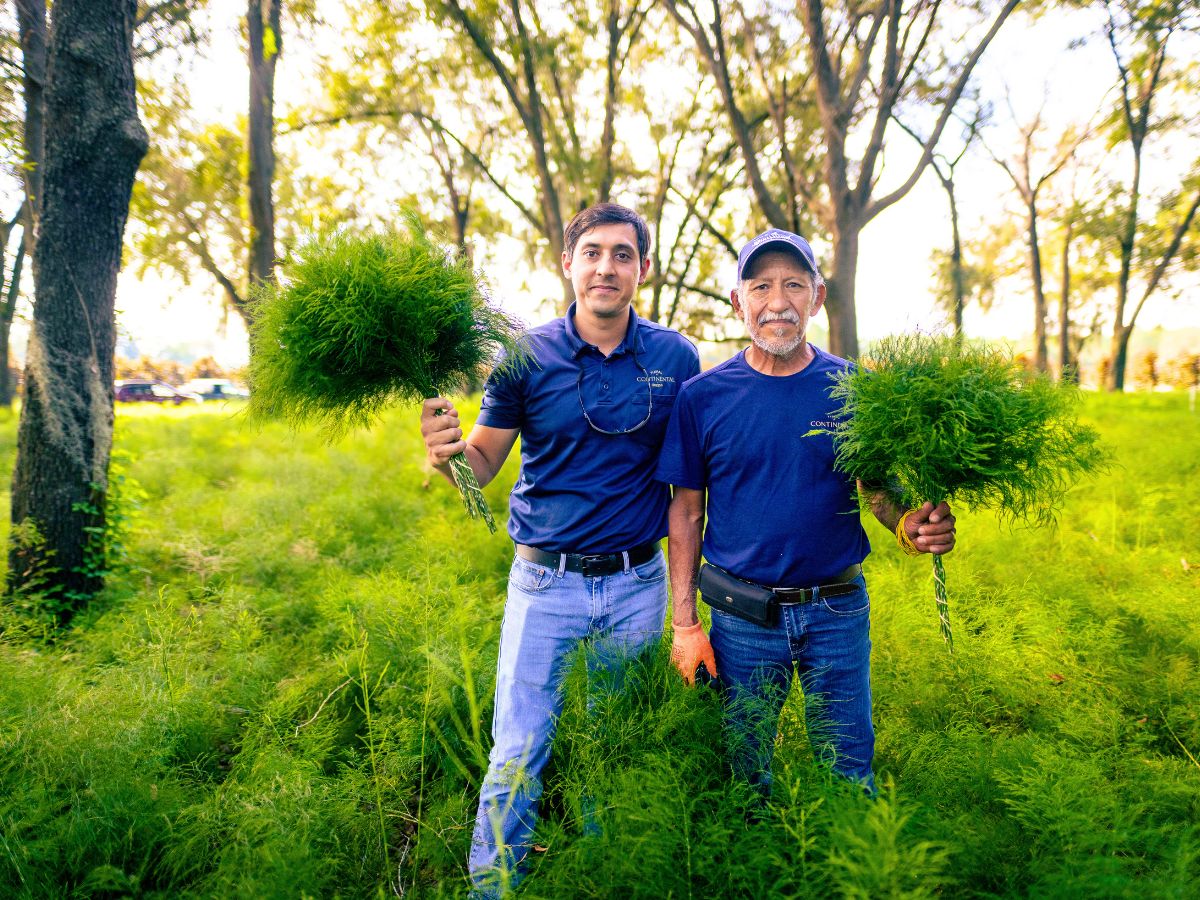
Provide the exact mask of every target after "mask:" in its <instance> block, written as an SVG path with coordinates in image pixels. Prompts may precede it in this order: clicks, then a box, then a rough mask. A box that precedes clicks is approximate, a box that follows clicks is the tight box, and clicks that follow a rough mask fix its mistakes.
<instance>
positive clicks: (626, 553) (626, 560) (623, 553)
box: [621, 550, 630, 575]
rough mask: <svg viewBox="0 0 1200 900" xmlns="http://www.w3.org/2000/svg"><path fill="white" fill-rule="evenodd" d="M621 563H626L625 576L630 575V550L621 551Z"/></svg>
mask: <svg viewBox="0 0 1200 900" xmlns="http://www.w3.org/2000/svg"><path fill="white" fill-rule="evenodd" d="M621 562H623V563H625V574H626V575H628V574H629V568H630V566H629V551H628V550H622V551H621Z"/></svg>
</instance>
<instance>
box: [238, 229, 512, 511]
mask: <svg viewBox="0 0 1200 900" xmlns="http://www.w3.org/2000/svg"><path fill="white" fill-rule="evenodd" d="M402 222H403V226H404V227H403V229H401V230H397V231H389V232H386V233H382V234H376V233H350V232H340V233H337V234H333V235H330V236H327V237H324V238H321V239H317V240H313V241H311V242H310V243H308V244H306V245H304V246H303V247H301V248H300V249H299V250H298V251H297V253H296V254H295V256H294V257H293V258H292V259H290V260H288V261H287V262H286V263H285V264H284V266H283V269H282V273H281V277H280V280H279V283H278V284H277V285H265V286H264V287H262V288H261V289H260V290H259V292H258V293H257V295H256V296H255V298H254V306H253V325H252V327H251V330H250V342H251V356H250V368H249V376H248V377H249V382H250V388H251V392H250V404H249V414H250V416H251V418H252V419H283V420H285V421H287V422H289V423H290V424H291V425H293V426H294V427H298V426H301V425H306V424H310V423H315V424H317V425H320V426H321V427H322V428H323V429H324V431H325V436H326V438H327V439H328V440H330V441H333V440H335V439H336V438H338V437H340V436H341V435H343V434H344V433H345V432H346V431H347V430H348V429H350V428H354V427H360V426H367V425H370V424H372V423H373V422H375V421H376V420H377V418H378V416H379V413H380V412H381V410H383V409H384V408H385V407H386V406H388V405H391V404H393V403H397V402H406V401H409V402H411V401H420V400H422V399H425V398H428V397H436V396H441V395H443V394H446V393H450V392H453V391H455V390H460V389H462V388H464V387H465V386H466V385H468V384H471V383H472V382H475V381H476V380H477V379H479V378H480V377H481V376H482V375H486V370H487V368H488V367H489V366H491V365H492V364H493V363H494V361H495V360H496V359H497V357H498V355H499V356H501V358H502V362H500V363H499V364H500V365H501V366H504V367H506V368H509V369H514V368H518V367H520V366H521V365H523V364H524V363H525V360H526V359H527V354H526V353H525V351H524V349H523V347H524V345H523V343H522V342H521V340H520V338H521V333H522V332H521V329H520V327H519V325H518V323H517V322H516V321H515V320H513V319H511V318H509V317H508V316H507V315H505V314H504V313H503V312H501V311H500V310H499V309H497V308H496V307H495V306H494V305H493V304H492V303H491V302H490V300H489V297H488V293H487V288H486V285H485V283H484V281H483V278H482V276H481V274H480V273H478V272H476V271H475V270H474V269H473V268H472V266H471V263H470V261H469V260H468V259H466V258H465V257H464V256H461V255H459V254H457V253H454V252H452V251H450V250H448V249H447V248H446V247H445V246H444V245H443V244H441V243H440V242H438V241H437V240H435V239H434V238H433V237H431V236H430V235H429V234H428V233H427V232H426V231H425V229H424V227H423V226H422V224H421V222H420V219H419V218H418V217H417V216H416V215H415V214H413V213H411V212H405V213H403V214H402ZM500 351H503V353H502V354H501V352H500ZM450 465H451V471H452V472H453V474H454V480H455V483H456V484H457V485H458V489H459V491H460V493H461V494H462V496H463V502H464V503H465V505H466V507H467V512H468V513H469V514H470V515H471V517H472V518H480V517H482V518H483V519H484V521H485V522H486V523H487V525H488V528H489V529H490V530H492V531H495V529H496V525H495V522H494V521H493V519H492V515H491V511H490V510H489V509H488V506H487V502H486V501H485V499H484V497H483V493H482V492H481V491H480V489H479V483H478V482H477V481H476V479H475V475H474V473H473V472H472V471H471V466H470V464H469V463H468V462H467V460H466V457H465V456H463V455H462V454H461V453H460V454H458V455H457V456H455V457H454V458H452V459H451V460H450Z"/></svg>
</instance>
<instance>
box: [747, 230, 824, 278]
mask: <svg viewBox="0 0 1200 900" xmlns="http://www.w3.org/2000/svg"><path fill="white" fill-rule="evenodd" d="M767 250H791V251H793V252H795V253H799V254H800V258H801V259H802V260H804V264H805V265H806V266H808V268H809V270H810V271H811V272H813V274H816V271H817V259H816V257H815V256H814V255H813V249H812V247H811V246H809V243H808V241H806V240H805V239H804V238H802V237H800V235H798V234H792V233H791V232H790V231H784V230H783V229H782V228H771V229H768V230H767V231H764V232H763V233H762V234H760V235H759V236H758V237H756V238H752V239H751V240H750V241H748V242H747V243H746V245H745V246H744V247H742V250H741V252H740V253H739V254H738V267H737V280H738V281H739V282H740V281H741V280H742V274H743V273H744V272H745V271H746V267H747V266H748V265H750V262H751V261H752V260H753V259H754V257H756V256H758V255H759V254H760V253H764V252H766V251H767Z"/></svg>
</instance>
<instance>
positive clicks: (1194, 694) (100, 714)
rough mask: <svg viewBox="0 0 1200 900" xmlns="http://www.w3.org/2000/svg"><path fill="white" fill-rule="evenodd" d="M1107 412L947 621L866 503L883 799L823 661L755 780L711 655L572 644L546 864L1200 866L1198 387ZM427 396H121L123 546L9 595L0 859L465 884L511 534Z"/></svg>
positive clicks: (552, 886) (229, 888)
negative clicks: (43, 604)
mask: <svg viewBox="0 0 1200 900" xmlns="http://www.w3.org/2000/svg"><path fill="white" fill-rule="evenodd" d="M1085 415H1086V417H1087V418H1088V419H1089V420H1090V421H1091V422H1093V423H1094V424H1095V425H1096V426H1097V427H1098V428H1099V429H1100V431H1101V432H1102V434H1103V436H1104V438H1105V440H1106V441H1107V442H1109V444H1110V446H1111V447H1112V448H1113V450H1114V453H1115V457H1116V463H1117V464H1116V466H1115V467H1114V470H1113V471H1112V472H1111V473H1110V474H1109V475H1107V476H1105V477H1103V478H1101V479H1099V480H1097V481H1095V482H1093V483H1090V484H1086V485H1083V486H1081V487H1079V488H1077V489H1075V490H1074V491H1073V492H1072V493H1071V494H1070V495H1069V497H1068V500H1067V503H1066V506H1065V508H1064V511H1063V514H1062V518H1061V521H1060V524H1059V526H1058V527H1057V528H1056V529H1053V530H1037V531H1028V530H1022V529H1019V528H1018V529H1015V530H1013V529H1004V528H1001V527H1000V526H998V525H997V524H996V522H995V521H994V519H992V518H991V517H989V516H987V515H985V514H980V515H978V516H963V517H961V518H960V520H959V535H960V540H959V547H958V549H957V550H956V551H955V554H954V566H955V573H956V592H955V594H956V598H957V606H958V615H959V622H960V624H959V626H958V629H957V631H958V633H957V635H956V644H957V649H958V652H957V653H956V654H955V655H953V656H949V655H947V654H945V653H944V652H940V651H939V648H940V638H939V637H938V634H937V629H936V627H935V626H934V625H933V623H932V621H931V619H930V617H929V616H928V611H927V609H926V608H925V600H924V597H925V591H924V590H918V589H914V588H923V587H925V586H926V585H927V583H928V577H929V576H928V571H927V568H926V566H925V565H924V564H923V561H922V560H920V559H914V560H910V559H907V558H905V557H903V556H902V555H901V554H900V553H899V551H898V550H897V549H896V548H895V547H894V545H893V544H892V542H891V540H890V538H889V536H888V535H886V534H884V533H882V532H881V531H880V530H879V529H878V528H876V527H874V526H871V525H868V529H869V531H870V533H871V535H872V537H873V538H874V539H875V543H876V547H877V550H876V553H875V554H874V555H872V557H871V558H870V559H869V560H868V563H867V574H868V580H869V585H870V590H871V594H872V600H873V610H872V626H873V636H872V637H873V641H874V657H873V659H874V688H875V697H876V714H875V718H876V725H877V729H878V740H879V745H878V755H877V759H876V768H877V771H878V774H879V780H880V782H881V784H883V785H884V786H885V787H884V790H883V792H882V794H881V797H880V798H879V799H878V800H876V801H869V800H866V799H864V798H862V797H861V796H859V795H858V794H857V792H855V791H854V790H852V789H848V788H846V787H845V786H844V785H840V784H838V783H836V782H835V781H833V780H832V779H831V778H830V776H829V775H828V774H827V773H825V772H823V771H821V770H820V769H818V768H817V767H816V765H815V764H814V762H813V759H812V755H811V753H810V752H809V750H808V746H807V739H806V735H805V732H804V719H803V715H802V710H801V707H800V704H799V702H798V698H797V697H793V698H792V699H791V701H789V703H788V705H787V706H786V707H785V710H784V716H783V721H782V725H781V732H782V733H781V738H780V742H779V745H778V749H777V754H776V762H775V772H776V787H775V793H774V797H773V800H772V804H771V806H770V807H769V809H768V810H766V811H765V812H762V811H759V810H757V809H756V808H755V806H754V803H753V797H752V796H751V795H750V794H749V793H748V792H747V791H746V789H745V788H744V787H742V786H741V785H739V784H736V783H733V782H731V781H730V780H729V778H728V777H727V776H726V774H725V771H724V769H723V761H722V752H721V724H720V723H721V716H720V708H719V704H718V703H717V701H716V698H715V696H714V695H713V694H712V692H709V691H706V690H688V689H685V688H684V687H682V686H681V685H680V684H679V683H678V679H677V677H675V676H674V675H673V674H672V673H671V670H670V668H669V665H668V663H667V661H666V659H665V656H664V655H662V654H660V655H659V656H658V657H657V658H655V659H651V660H648V661H646V662H645V663H644V664H641V665H638V666H636V667H635V668H634V669H633V670H632V671H631V672H630V673H629V676H628V678H627V686H626V689H625V690H624V691H623V692H622V693H620V694H617V695H614V696H611V697H607V698H605V699H604V700H603V701H602V702H600V703H599V704H598V705H597V706H596V708H595V709H594V710H593V713H592V716H591V719H590V721H589V717H588V714H587V712H586V709H585V700H584V697H583V692H582V690H581V684H580V681H581V677H582V673H581V668H582V667H581V666H577V667H576V669H575V670H574V671H573V675H572V684H571V690H570V691H569V693H568V706H567V710H566V713H565V714H564V719H563V722H562V727H561V729H560V732H559V738H558V742H557V744H556V749H555V760H554V762H553V763H552V771H551V772H550V773H548V777H547V781H546V795H545V798H544V802H543V809H544V812H545V815H544V817H543V820H542V824H541V826H540V833H539V841H540V842H541V843H542V844H544V845H546V846H548V847H549V850H548V851H547V852H546V853H539V854H535V856H534V859H533V867H534V873H533V875H532V876H531V877H530V878H529V879H527V880H526V881H525V882H524V884H523V886H522V890H521V892H520V893H521V894H522V895H523V896H528V897H546V898H552V897H553V898H561V897H656V898H658V897H676V898H684V897H706V898H711V897H743V896H754V897H778V898H784V897H831V896H845V897H872V898H873V897H901V896H903V897H923V896H935V895H936V896H943V897H946V896H953V897H981V896H987V897H996V896H999V897H1018V896H1020V897H1025V896H1038V897H1062V896H1072V897H1074V896H1078V897H1128V896H1133V895H1137V896H1139V897H1187V896H1190V895H1192V894H1193V893H1194V886H1195V885H1196V884H1197V883H1200V824H1198V823H1200V764H1198V763H1197V759H1200V721H1198V720H1197V714H1198V711H1200V678H1198V677H1197V676H1198V674H1200V673H1198V672H1197V664H1198V661H1200V636H1198V635H1197V631H1196V628H1195V622H1196V618H1197V614H1198V613H1200V471H1198V470H1200V462H1197V454H1196V453H1195V447H1197V446H1200V416H1194V415H1189V413H1188V411H1187V406H1186V398H1185V397H1180V396H1174V395H1154V396H1131V397H1090V398H1089V399H1088V402H1087V404H1086V406H1085ZM415 418H416V416H415V411H414V410H406V411H401V412H398V413H397V414H395V415H392V416H390V417H388V418H386V419H385V422H384V424H383V425H381V426H380V427H378V428H376V429H374V430H373V431H371V432H365V433H357V434H354V435H352V436H351V437H350V438H348V439H347V440H346V441H345V442H343V443H342V444H339V445H337V446H335V447H332V448H331V447H327V446H326V445H325V444H324V443H323V441H322V439H321V437H320V436H319V435H317V434H300V435H293V434H291V433H289V432H287V431H285V430H284V429H283V428H282V427H279V428H276V427H267V428H266V429H265V430H264V431H262V432H261V433H255V432H253V431H251V430H249V429H247V428H245V427H243V425H242V424H241V422H240V420H239V419H238V418H236V416H231V414H230V410H229V409H224V410H221V411H216V412H214V411H211V410H209V409H207V408H201V409H195V410H185V409H178V410H156V411H153V412H149V411H141V410H130V411H121V412H120V414H119V416H118V422H117V443H118V445H119V446H120V447H121V448H123V449H124V450H125V451H126V452H128V453H129V455H130V456H131V458H132V463H131V465H130V476H131V477H132V478H133V479H135V480H136V481H137V483H138V484H139V485H140V486H141V488H142V489H143V491H144V492H145V494H146V499H145V501H144V502H143V503H142V508H141V510H140V512H139V518H138V520H137V522H136V523H135V525H136V527H135V530H134V534H133V536H132V538H131V539H130V541H129V547H130V553H131V559H130V562H131V564H132V567H131V568H130V569H129V571H127V572H126V573H124V574H122V575H121V576H120V578H119V579H117V580H115V581H114V582H113V583H112V584H111V585H110V587H109V589H108V590H107V592H106V594H105V595H104V596H103V597H102V598H101V599H100V600H99V601H98V602H97V603H96V604H95V605H94V606H93V607H92V608H91V609H90V610H89V611H88V612H87V613H86V614H84V615H82V616H80V617H79V618H78V619H77V620H76V622H75V624H74V626H73V627H72V629H71V631H70V632H68V633H65V634H61V635H58V636H57V637H56V638H54V639H53V640H45V639H42V638H41V637H39V636H38V633H37V632H36V630H31V629H29V628H27V627H25V625H26V623H25V622H24V620H23V616H24V614H23V613H20V612H18V611H14V610H13V609H11V608H5V609H3V610H2V611H0V628H3V638H2V639H0V896H14V897H77V896H94V897H125V896H137V897H302V896H311V897H335V896H336V897H376V896H385V895H395V894H400V895H403V896H406V897H412V896H419V897H440V896H458V895H461V894H463V893H464V892H465V889H466V880H465V873H464V861H465V857H466V852H467V847H468V844H469V841H470V831H471V826H472V817H473V814H474V807H475V802H476V792H477V790H478V785H479V780H480V778H481V776H482V773H483V768H484V766H485V765H486V754H487V751H488V749H489V743H490V738H489V734H488V732H489V727H490V720H491V689H492V680H493V670H494V666H495V654H496V641H497V635H498V633H499V623H500V616H501V614H502V611H503V597H504V585H505V577H506V573H507V569H508V564H509V560H510V553H511V548H510V545H509V544H508V542H507V539H506V538H505V537H504V536H503V535H495V536H488V535H486V534H485V533H483V531H482V530H481V529H478V528H472V527H471V526H470V525H469V524H468V523H467V520H466V518H465V514H464V513H463V511H462V509H461V506H460V504H459V501H458V498H457V497H456V496H455V494H454V492H453V491H451V490H449V489H448V488H447V487H446V486H445V485H444V484H442V483H441V481H440V479H434V480H433V481H432V482H430V481H429V480H428V475H427V473H426V472H425V471H424V470H423V468H422V463H421V460H422V457H423V454H422V453H421V450H420V446H419V438H418V436H417V434H416V428H415V424H414V423H415ZM14 433H15V422H14V421H13V420H11V419H6V420H0V459H3V461H4V463H5V464H6V465H9V466H10V465H11V460H12V454H13V446H14V441H15V438H14ZM514 474H515V472H514V471H513V467H512V464H510V467H509V470H508V471H507V472H505V473H503V474H502V475H501V476H500V477H499V478H498V479H497V480H496V482H494V483H493V485H491V486H489V488H488V489H487V490H486V494H487V496H488V498H489V501H490V503H491V505H492V507H493V510H494V511H496V512H497V513H501V514H502V512H503V509H504V503H505V500H506V496H505V491H506V489H507V485H508V484H510V483H511V479H512V477H513V475H514ZM1184 561H1186V562H1187V567H1186V568H1185V564H1184ZM587 797H592V798H594V801H595V803H596V805H597V806H598V808H599V816H600V821H601V823H602V825H603V831H602V834H600V835H598V836H592V835H588V836H585V835H584V833H583V829H582V826H581V810H582V808H583V805H584V803H585V802H586V801H585V798H587Z"/></svg>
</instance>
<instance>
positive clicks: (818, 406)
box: [656, 345, 871, 587]
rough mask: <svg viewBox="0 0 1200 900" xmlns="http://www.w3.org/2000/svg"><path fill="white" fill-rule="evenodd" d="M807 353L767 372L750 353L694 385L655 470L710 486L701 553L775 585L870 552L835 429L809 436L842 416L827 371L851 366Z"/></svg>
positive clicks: (835, 569) (824, 572)
mask: <svg viewBox="0 0 1200 900" xmlns="http://www.w3.org/2000/svg"><path fill="white" fill-rule="evenodd" d="M810 346H811V345H810ZM812 349H813V352H814V353H815V354H816V358H815V359H814V360H813V361H812V362H811V363H809V364H808V366H806V367H805V368H804V369H803V370H802V371H800V372H797V373H796V374H794V375H784V376H773V375H764V374H762V373H761V372H758V371H756V370H755V369H754V368H753V367H751V366H750V364H749V363H747V362H746V357H745V351H743V352H742V353H739V354H738V355H737V356H735V357H734V358H733V359H730V360H727V361H726V362H723V363H721V364H720V365H719V366H714V367H713V368H711V369H709V370H708V371H707V372H705V373H704V374H702V375H699V376H697V377H696V378H693V379H692V380H691V381H689V382H687V383H686V384H685V385H684V386H683V388H682V390H681V391H680V393H679V397H678V399H677V400H676V401H675V412H674V414H673V416H672V418H671V424H670V427H669V428H668V430H667V437H666V440H665V441H664V442H663V451H662V455H661V456H660V457H659V463H658V470H657V473H656V477H658V478H659V479H660V480H662V481H663V482H665V483H667V484H674V485H678V486H680V487H685V488H694V489H696V490H700V489H705V490H707V492H708V498H707V519H708V521H707V525H706V527H705V531H704V558H705V559H707V560H708V561H709V562H710V563H712V564H713V565H715V566H720V567H721V568H722V569H725V570H726V571H727V572H729V573H730V574H732V575H736V576H737V577H739V578H742V579H744V580H746V581H754V582H757V583H758V584H765V585H769V586H772V587H810V586H812V585H814V584H821V583H822V582H824V581H827V580H828V579H829V578H830V577H832V576H834V575H836V574H838V573H839V572H841V571H843V570H844V569H845V568H846V567H848V566H851V565H854V564H855V563H860V562H862V561H863V559H865V558H866V556H867V554H868V553H870V552H871V545H870V544H869V543H868V541H867V535H866V532H864V531H863V528H862V523H861V520H860V518H859V514H858V500H857V489H856V487H855V482H854V480H853V479H852V478H849V477H848V476H846V475H844V474H843V473H841V472H838V471H836V470H835V469H834V467H833V458H834V445H833V438H832V436H831V435H828V434H815V435H811V436H808V432H809V431H810V430H812V429H814V428H826V427H829V423H830V422H835V421H836V416H835V412H836V410H837V409H838V407H839V406H840V404H839V403H837V402H835V401H833V400H831V399H830V398H829V392H830V389H831V388H832V387H833V381H832V378H831V376H832V375H833V374H834V373H835V372H838V371H840V370H842V369H845V368H846V367H847V366H848V365H850V364H849V363H847V362H846V361H845V360H844V359H839V358H838V357H836V356H831V355H830V354H828V353H826V352H825V351H823V350H821V349H819V348H817V347H813V348H812Z"/></svg>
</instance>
